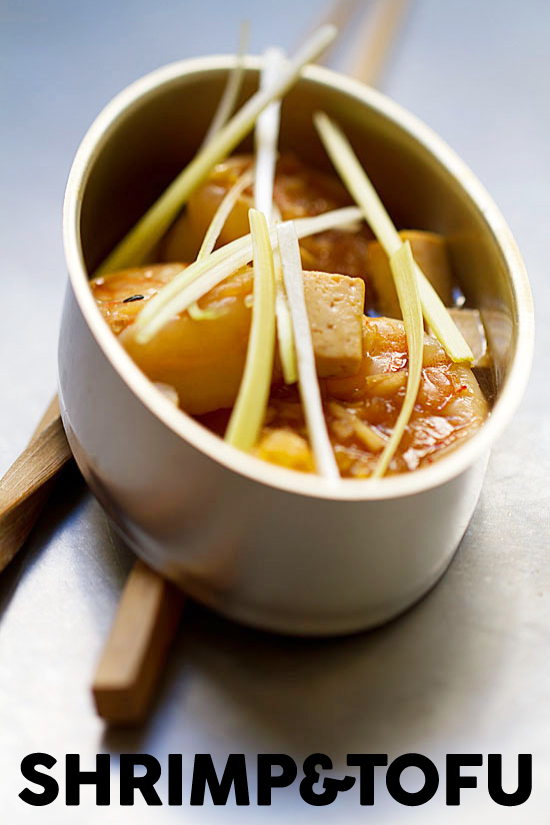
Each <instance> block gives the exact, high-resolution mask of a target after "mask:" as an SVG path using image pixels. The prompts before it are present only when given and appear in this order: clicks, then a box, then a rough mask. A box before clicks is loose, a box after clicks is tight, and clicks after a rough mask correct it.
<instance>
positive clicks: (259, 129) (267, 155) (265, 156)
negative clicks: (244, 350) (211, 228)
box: [254, 49, 298, 384]
mask: <svg viewBox="0 0 550 825" xmlns="http://www.w3.org/2000/svg"><path fill="white" fill-rule="evenodd" d="M285 64H286V61H285V56H284V53H283V52H282V51H281V50H280V49H267V51H266V52H265V53H264V66H263V69H262V74H261V78H260V88H262V89H269V87H270V86H272V85H273V84H274V83H275V82H276V81H277V78H278V77H279V75H280V74H281V72H282V71H283V69H284V67H285ZM280 113H281V103H280V101H278V100H277V101H274V102H273V103H270V104H269V106H268V107H267V108H266V109H264V111H263V112H262V113H261V115H260V116H259V117H258V120H257V121H256V129H255V132H254V148H255V159H254V206H255V207H256V209H259V210H260V212H263V213H264V215H265V217H266V220H267V222H268V225H269V226H270V227H271V226H273V225H274V224H275V223H276V218H277V217H278V219H279V220H280V213H279V210H278V209H277V208H276V207H275V208H274V206H275V205H274V203H273V185H274V182H275V167H276V165H277V144H278V140H279V124H280ZM275 287H276V297H275V315H276V317H277V342H278V346H279V358H280V359H281V367H282V370H283V378H284V381H285V384H295V383H296V381H297V378H298V376H297V372H296V354H295V349H294V336H293V334H292V321H291V318H290V309H289V306H288V301H287V297H286V293H285V285H284V281H283V273H282V269H281V262H280V260H279V254H278V252H277V251H275Z"/></svg>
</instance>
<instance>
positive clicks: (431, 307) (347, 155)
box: [314, 112, 474, 362]
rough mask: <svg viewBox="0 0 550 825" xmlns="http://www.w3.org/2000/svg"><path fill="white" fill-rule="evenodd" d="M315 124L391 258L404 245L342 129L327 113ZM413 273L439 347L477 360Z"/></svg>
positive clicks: (455, 355) (436, 297)
mask: <svg viewBox="0 0 550 825" xmlns="http://www.w3.org/2000/svg"><path fill="white" fill-rule="evenodd" d="M314 121H315V126H316V128H317V131H318V132H319V135H320V137H321V140H322V141H323V144H324V146H325V149H326V150H327V153H328V155H329V157H330V159H331V160H332V162H333V164H334V166H335V168H336V170H337V171H338V174H339V175H340V177H341V178H342V180H343V182H344V183H345V185H346V187H347V189H348V191H349V193H350V194H351V196H352V197H353V198H354V200H355V202H356V203H357V205H358V206H359V207H360V208H361V210H362V212H363V216H364V218H365V220H366V221H367V223H368V224H369V225H370V227H371V229H372V231H373V232H374V234H375V235H376V237H377V238H378V240H379V241H380V243H381V245H382V246H383V247H384V249H385V251H386V254H387V255H388V257H391V256H392V255H393V254H394V252H396V251H397V250H398V249H399V248H400V247H401V245H402V243H403V242H402V240H401V238H400V236H399V233H398V231H397V229H396V228H395V226H394V225H393V222H392V220H391V218H390V216H389V215H388V213H387V211H386V209H385V207H384V205H383V203H382V201H381V200H380V198H379V196H378V193H377V192H376V190H375V188H374V186H373V185H372V183H371V181H370V179H369V178H368V176H367V173H366V172H365V170H364V169H363V167H362V166H361V164H360V163H359V160H358V158H357V156H356V154H355V152H354V151H353V149H352V147H351V144H350V143H349V141H348V139H347V137H346V136H345V135H344V133H343V132H342V130H341V129H340V128H339V126H337V125H336V124H335V123H334V122H333V121H332V120H330V118H329V117H328V116H327V115H326V114H325V113H324V112H317V113H316V114H315V115H314ZM414 271H415V273H416V277H417V280H418V290H419V293H420V301H421V304H422V312H423V314H424V318H425V319H426V322H427V323H428V324H429V326H430V327H431V329H432V330H433V332H434V335H435V336H436V337H437V339H438V341H439V343H440V344H441V346H442V347H443V348H444V349H445V351H446V353H447V355H448V356H449V358H450V359H451V360H452V361H455V362H461V361H473V358H474V356H473V354H472V351H471V349H470V347H469V346H468V344H467V343H466V341H465V340H464V338H463V337H462V335H461V333H460V332H459V330H458V328H457V326H456V324H455V323H454V321H453V319H452V318H451V316H450V315H449V313H448V312H447V309H446V307H445V305H444V303H443V301H442V300H441V298H440V297H439V295H438V294H437V292H436V291H435V289H434V288H433V286H432V285H431V283H430V282H429V280H428V279H427V278H426V276H425V275H424V273H423V272H422V270H421V269H420V267H419V266H418V265H417V264H416V263H415V264H414Z"/></svg>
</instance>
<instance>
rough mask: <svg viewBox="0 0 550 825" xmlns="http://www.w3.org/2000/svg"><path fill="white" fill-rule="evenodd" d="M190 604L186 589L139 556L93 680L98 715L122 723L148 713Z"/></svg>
mask: <svg viewBox="0 0 550 825" xmlns="http://www.w3.org/2000/svg"><path fill="white" fill-rule="evenodd" d="M183 605H184V596H183V593H182V592H181V590H179V589H178V588H177V587H176V586H175V585H173V584H170V583H169V582H168V581H166V579H164V578H163V577H162V576H160V575H159V574H158V573H155V572H154V571H153V570H151V568H150V567H147V565H146V564H144V563H143V562H142V561H137V562H136V563H135V565H134V567H133V569H132V571H131V573H130V576H129V578H128V580H127V582H126V585H125V587H124V591H123V593H122V598H121V600H120V604H119V607H118V611H117V614H116V617H115V621H114V624H113V626H112V628H111V632H110V635H109V638H108V640H107V642H106V645H105V648H104V650H103V654H102V657H101V661H100V663H99V665H98V668H97V671H96V674H95V678H94V681H93V686H92V692H93V696H94V700H95V704H96V708H97V712H98V714H99V715H100V716H101V717H102V718H103V719H105V720H106V721H107V722H109V723H111V724H116V725H135V724H138V723H139V722H141V721H143V719H144V718H145V716H146V715H147V711H148V709H149V706H150V703H151V700H152V698H153V694H154V691H155V687H156V685H157V682H158V679H159V677H160V674H161V673H162V670H163V667H164V663H165V661H166V657H167V655H168V650H169V648H170V645H171V643H172V640H173V638H174V636H175V634H176V632H177V629H178V625H179V621H180V618H181V614H182V610H183Z"/></svg>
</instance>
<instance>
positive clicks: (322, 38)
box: [95, 26, 336, 275]
mask: <svg viewBox="0 0 550 825" xmlns="http://www.w3.org/2000/svg"><path fill="white" fill-rule="evenodd" d="M335 36H336V29H335V28H334V26H323V27H322V28H320V29H318V31H317V32H315V33H314V34H313V35H312V37H311V38H310V39H309V40H308V41H307V43H306V44H305V45H304V46H303V47H302V48H301V49H299V50H298V52H297V53H296V55H295V57H294V58H293V59H292V60H290V61H289V62H288V64H287V66H286V68H285V70H284V72H283V73H282V74H281V76H280V78H279V79H278V81H277V82H276V83H275V84H274V85H273V86H272V87H271V88H269V89H260V90H259V91H257V92H256V93H255V94H254V95H252V97H251V98H249V100H247V102H246V103H245V104H244V106H243V107H242V108H241V109H239V111H238V112H237V113H236V114H235V115H233V117H232V118H231V120H230V121H229V122H228V123H227V124H226V125H225V126H224V127H223V128H222V129H220V131H219V132H218V134H217V135H216V136H215V137H214V138H213V139H212V140H211V141H210V142H209V143H208V144H207V145H206V146H205V147H204V148H203V149H201V151H199V152H198V153H197V154H196V155H195V157H194V158H193V160H192V161H191V162H190V163H189V164H188V165H187V166H186V167H185V169H184V170H183V171H182V172H180V174H179V175H178V176H177V178H176V179H175V180H174V181H173V182H172V183H171V184H170V186H169V187H168V188H167V189H166V190H165V191H164V192H163V194H162V195H161V196H160V198H159V199H158V200H157V201H155V203H154V204H153V205H152V206H151V207H150V208H149V209H148V211H147V212H146V213H145V215H143V217H142V218H141V219H140V220H139V221H138V222H137V223H136V225H135V226H134V227H133V229H131V230H130V232H128V234H127V235H126V236H125V237H124V238H123V239H122V241H120V243H119V244H117V246H116V247H115V248H114V250H113V251H112V252H111V254H110V255H108V256H107V258H106V259H105V261H104V262H103V263H102V264H101V266H100V267H99V269H98V271H97V272H96V273H95V274H96V275H104V274H106V273H108V272H114V271H116V270H117V269H124V268H125V267H128V266H138V265H139V264H141V263H143V261H144V260H145V258H146V256H147V255H148V254H149V253H150V252H151V250H152V249H153V248H154V246H155V244H156V243H157V242H158V241H159V240H160V239H161V237H162V236H163V235H164V233H165V232H166V230H167V229H168V228H169V226H170V225H171V223H172V222H173V220H174V219H175V217H176V215H177V214H178V212H179V211H180V209H181V208H182V207H183V206H184V205H185V204H186V203H187V201H188V199H189V197H190V195H191V194H192V193H193V192H194V191H195V189H196V188H197V186H199V185H200V184H201V183H202V181H203V180H204V179H205V178H206V177H207V176H208V174H209V173H210V170H211V169H212V167H213V166H215V165H216V163H218V162H219V161H220V160H222V159H223V158H225V157H227V155H228V154H229V153H230V152H231V151H232V150H233V149H234V148H235V146H237V144H239V143H240V141H241V140H242V139H243V138H244V137H245V136H246V135H247V134H248V133H249V132H250V130H251V129H252V127H253V126H254V123H255V122H256V118H257V117H258V115H259V114H260V112H262V111H263V110H264V109H265V107H266V106H268V105H269V104H270V103H271V101H272V100H276V99H277V98H279V97H281V96H282V95H284V94H286V92H287V91H288V90H289V89H290V88H291V87H292V86H293V84H294V83H295V82H296V80H297V79H298V77H299V76H300V72H301V71H302V69H303V67H304V66H305V65H306V64H307V63H311V61H312V60H315V59H316V58H317V57H319V55H320V54H322V52H323V51H324V50H325V49H326V47H327V46H328V45H329V43H331V42H332V40H334V38H335Z"/></svg>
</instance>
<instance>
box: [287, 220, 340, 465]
mask: <svg viewBox="0 0 550 825" xmlns="http://www.w3.org/2000/svg"><path fill="white" fill-rule="evenodd" d="M277 235H278V239H279V251H280V254H281V261H282V265H283V276H284V279H285V286H286V292H287V295H288V302H289V305H290V313H291V316H292V325H293V327H294V341H295V343H296V354H297V356H298V385H299V388H300V397H301V399H302V405H303V408H304V415H305V419H306V424H307V429H308V434H309V438H310V442H311V446H312V449H313V455H314V457H315V465H316V467H317V471H318V472H319V473H320V474H321V475H322V476H324V477H325V478H327V479H338V478H340V473H339V471H338V465H337V463H336V459H335V458H334V451H333V449H332V444H331V443H330V439H329V436H328V432H327V425H326V421H325V415H324V412H323V404H322V401H321V392H320V390H319V382H318V380H317V371H316V367H315V354H314V351H313V342H312V340H311V328H310V325H309V319H308V315H307V308H306V302H305V296H304V273H303V271H302V262H301V259H300V247H299V246H298V236H297V235H296V229H295V228H294V224H293V223H292V222H291V221H286V222H285V223H282V224H280V225H279V226H278V227H277Z"/></svg>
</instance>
